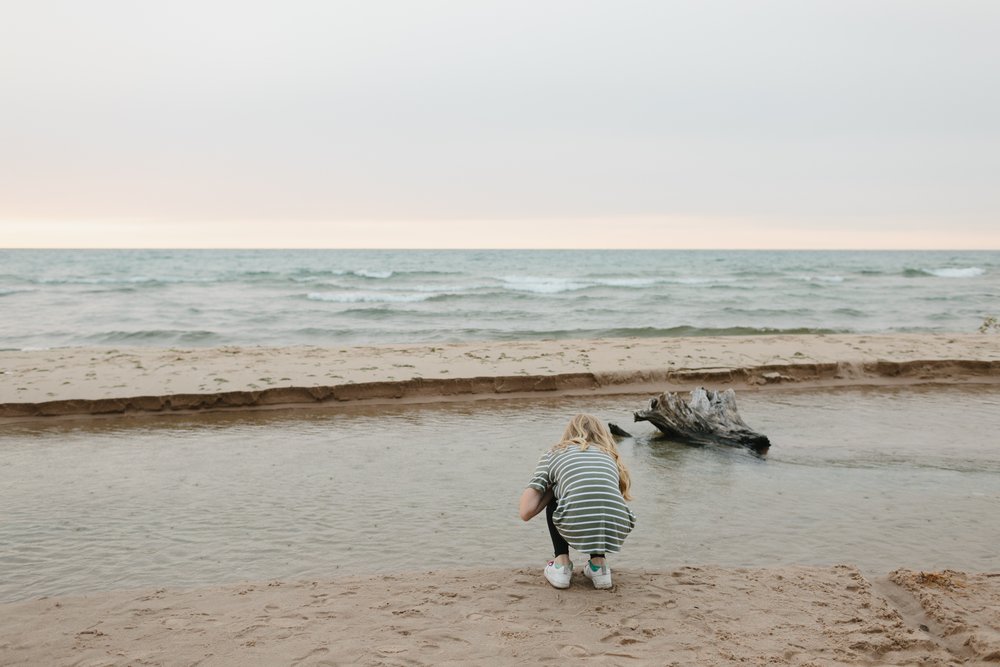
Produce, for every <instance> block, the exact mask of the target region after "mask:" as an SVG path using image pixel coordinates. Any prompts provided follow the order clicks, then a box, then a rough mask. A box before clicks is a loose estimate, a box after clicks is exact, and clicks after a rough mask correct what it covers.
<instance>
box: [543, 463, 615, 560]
mask: <svg viewBox="0 0 1000 667" xmlns="http://www.w3.org/2000/svg"><path fill="white" fill-rule="evenodd" d="M528 486H530V487H531V488H533V489H535V490H537V491H540V492H542V493H545V491H546V490H548V488H549V487H550V486H551V487H554V492H555V497H556V498H557V499H558V504H557V506H556V511H555V512H554V513H553V515H552V523H554V524H555V527H556V530H558V531H559V534H560V535H562V536H563V539H565V540H566V542H567V543H568V544H569V545H570V546H571V547H573V548H574V549H576V550H577V551H580V552H582V553H591V554H595V553H617V552H619V551H621V547H622V542H624V541H625V538H626V537H627V536H628V534H629V533H630V532H631V531H632V528H633V527H635V514H633V513H632V510H631V509H630V508H629V506H628V505H626V504H625V499H624V498H622V494H621V491H620V490H619V488H618V466H617V465H616V464H615V460H614V459H613V458H611V456H610V455H609V454H607V453H606V452H604V451H602V450H600V449H598V448H597V447H588V448H587V449H584V450H581V449H580V448H579V447H577V446H576V445H569V446H567V447H566V448H565V449H561V450H559V451H556V452H552V451H548V452H545V454H543V455H542V458H541V459H539V461H538V466H537V467H536V468H535V474H534V475H533V476H532V477H531V481H530V482H528Z"/></svg>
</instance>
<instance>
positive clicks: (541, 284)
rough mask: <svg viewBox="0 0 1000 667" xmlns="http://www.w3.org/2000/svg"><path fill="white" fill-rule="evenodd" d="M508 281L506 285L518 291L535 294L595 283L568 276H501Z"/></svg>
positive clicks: (580, 287)
mask: <svg viewBox="0 0 1000 667" xmlns="http://www.w3.org/2000/svg"><path fill="white" fill-rule="evenodd" d="M501 280H503V281H504V283H506V284H505V285H504V287H506V288H507V289H511V290H516V291H518V292H534V293H535V294H557V293H559V292H571V291H573V290H578V289H583V288H585V287H591V286H593V283H584V282H578V281H575V280H569V279H568V278H538V277H534V276H506V277H504V278H501Z"/></svg>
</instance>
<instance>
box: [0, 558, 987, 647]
mask: <svg viewBox="0 0 1000 667" xmlns="http://www.w3.org/2000/svg"><path fill="white" fill-rule="evenodd" d="M565 660H570V661H573V662H576V661H581V662H586V663H587V664H591V663H593V664H601V665H605V664H607V665H617V664H629V665H636V664H649V665H654V664H655V665H728V664H736V663H740V664H791V665H816V666H819V665H872V664H878V665H904V664H905V665H915V664H920V665H954V664H962V663H965V664H984V663H991V662H998V661H1000V574H977V575H966V574H962V573H957V572H949V571H945V572H935V573H920V572H913V571H907V570H898V571H896V572H893V573H891V574H890V575H889V576H888V577H885V578H881V579H877V580H872V581H869V580H868V579H866V578H865V577H864V576H863V575H862V574H861V573H860V572H859V571H858V570H856V569H855V568H853V567H849V566H844V565H839V566H835V567H826V568H799V567H787V568H780V569H768V570H761V569H721V568H713V567H700V568H699V567H682V568H679V569H676V570H668V571H660V572H639V571H636V572H627V571H622V572H618V573H616V584H615V587H614V589H613V590H611V591H595V590H594V589H593V588H592V587H591V586H590V585H589V582H587V581H586V580H584V578H583V577H582V575H579V574H578V575H575V578H574V581H573V584H572V586H571V587H570V588H569V589H567V590H565V591H557V590H555V589H552V588H550V587H549V586H548V584H547V583H545V581H544V580H543V579H542V577H541V575H540V573H539V572H538V571H535V570H527V569H519V570H496V569H490V570H469V571H455V572H449V573H440V572H438V573H433V572H429V573H423V572H413V573H411V572H408V573H405V574H403V573H400V574H396V575H387V576H375V577H366V578H348V579H338V580H335V581H320V582H278V581H275V582H270V583H260V584H245V585H237V586H231V587H226V588H216V589H202V590H192V591H174V590H156V591H147V592H143V593H137V592H114V593H102V594H94V595H89V596H82V597H63V598H49V599H41V600H32V601H24V602H16V603H11V604H5V605H0V662H2V663H3V664H5V665H43V664H44V665H70V664H72V665H159V664H167V665H181V664H185V665H194V664H199V665H248V664H260V665H278V664H281V665H340V664H361V665H441V664H455V665H458V664H462V665H466V664H489V665H495V664H499V665H514V664H540V663H542V662H548V661H565Z"/></svg>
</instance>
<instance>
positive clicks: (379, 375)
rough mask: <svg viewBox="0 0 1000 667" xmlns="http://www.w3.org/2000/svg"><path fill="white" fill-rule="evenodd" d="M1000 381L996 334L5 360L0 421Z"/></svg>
mask: <svg viewBox="0 0 1000 667" xmlns="http://www.w3.org/2000/svg"><path fill="white" fill-rule="evenodd" d="M998 381H1000V336H996V335H989V334H955V335H929V334H906V335H904V334H900V335H880V336H875V335H810V336H755V337H735V336H733V337H714V338H655V339H654V338H619V339H607V340H600V341H554V340H546V341H529V342H503V343H497V342H490V343H464V344H451V345H440V346H428V345H387V346H377V347H346V348H326V347H285V348H267V347H247V348H239V347H223V348H211V349H156V348H130V349H125V348H121V349H107V348H57V349H50V350H29V351H3V352H0V419H24V418H38V417H49V416H59V415H97V414H111V415H113V414H125V413H142V412H164V411H190V410H204V409H214V410H218V409H233V408H235V409H247V408H262V407H273V406H282V407H289V406H295V405H316V404H317V403H331V404H336V403H342V402H346V401H368V402H378V401H383V402H384V401H392V402H400V401H437V400H449V399H451V400H456V399H457V400H468V399H470V398H483V397H497V396H501V397H511V396H524V395H530V394H532V393H533V392H540V391H542V392H550V393H551V392H556V393H596V392H603V393H611V392H620V393H635V392H640V393H641V392H650V393H651V394H653V393H659V392H660V391H665V390H671V391H682V390H690V389H692V388H694V387H696V386H699V385H706V386H711V387H727V386H733V387H737V388H742V389H755V388H760V387H766V386H776V385H787V384H795V385H797V386H843V385H857V384H902V383H915V382H949V383H960V382H981V383H985V382H989V383H996V382H998Z"/></svg>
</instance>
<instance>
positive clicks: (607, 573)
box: [583, 560, 611, 588]
mask: <svg viewBox="0 0 1000 667" xmlns="http://www.w3.org/2000/svg"><path fill="white" fill-rule="evenodd" d="M594 567H595V566H594V565H592V564H591V563H590V561H589V560H588V561H587V566H586V567H584V568H583V573H584V574H585V575H587V578H588V579H590V580H591V581H593V582H594V588H611V568H610V567H608V564H607V563H604V565H601V566H599V567H597V569H596V570H595V569H594Z"/></svg>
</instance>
